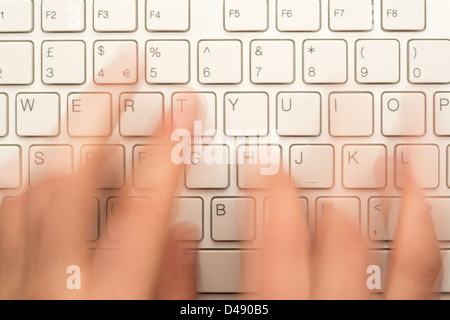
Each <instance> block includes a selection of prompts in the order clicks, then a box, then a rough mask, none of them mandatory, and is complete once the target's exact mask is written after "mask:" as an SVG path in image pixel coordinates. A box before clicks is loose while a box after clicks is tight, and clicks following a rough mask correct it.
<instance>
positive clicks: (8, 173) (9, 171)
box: [0, 145, 22, 189]
mask: <svg viewBox="0 0 450 320" xmlns="http://www.w3.org/2000/svg"><path fill="white" fill-rule="evenodd" d="M0 170H1V173H2V174H1V175H0V189H18V188H20V187H21V185H22V149H21V147H19V146H13V145H11V146H8V145H0Z"/></svg>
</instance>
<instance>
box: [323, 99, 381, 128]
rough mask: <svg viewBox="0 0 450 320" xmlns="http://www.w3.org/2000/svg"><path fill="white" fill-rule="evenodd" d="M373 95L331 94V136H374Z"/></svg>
mask: <svg viewBox="0 0 450 320" xmlns="http://www.w3.org/2000/svg"><path fill="white" fill-rule="evenodd" d="M373 104H374V103H373V95H372V94H371V93H366V92H353V93H332V94H330V106H329V107H330V108H329V109H330V112H329V115H330V134H331V135H332V136H334V137H351V136H357V137H369V136H371V135H372V134H373V131H374V128H373V121H374V117H373V116H374V108H373Z"/></svg>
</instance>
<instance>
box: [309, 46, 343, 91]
mask: <svg viewBox="0 0 450 320" xmlns="http://www.w3.org/2000/svg"><path fill="white" fill-rule="evenodd" d="M347 55H348V52H347V42H346V41H345V40H305V41H304V42H303V81H304V82H305V83H307V84H314V83H317V84H327V83H330V84H333V83H345V82H347V78H348V76H347Z"/></svg>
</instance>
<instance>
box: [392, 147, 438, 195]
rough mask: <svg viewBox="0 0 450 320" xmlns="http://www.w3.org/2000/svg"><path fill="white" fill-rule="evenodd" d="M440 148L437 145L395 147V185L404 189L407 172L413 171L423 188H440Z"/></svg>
mask: <svg viewBox="0 0 450 320" xmlns="http://www.w3.org/2000/svg"><path fill="white" fill-rule="evenodd" d="M439 167H440V161H439V147H438V146H437V145H397V146H396V147H395V184H396V186H397V187H398V188H404V187H405V184H404V183H405V182H404V180H403V177H404V174H405V172H408V170H412V171H413V172H414V177H415V178H416V179H417V182H418V183H419V185H420V186H421V187H422V188H425V189H436V188H437V187H439Z"/></svg>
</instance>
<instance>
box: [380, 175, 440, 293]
mask: <svg viewBox="0 0 450 320" xmlns="http://www.w3.org/2000/svg"><path fill="white" fill-rule="evenodd" d="M405 179H406V187H405V189H404V195H403V199H402V202H401V208H400V213H399V217H398V222H397V229H396V233H395V243H394V245H395V249H394V251H393V254H392V260H391V263H390V269H389V275H388V281H387V286H386V295H385V298H386V299H428V298H430V296H431V293H432V289H433V286H434V284H435V281H436V278H437V276H438V274H439V270H440V268H441V264H442V261H441V255H440V251H439V244H438V241H437V238H436V233H435V231H434V225H433V221H432V218H431V215H430V213H429V210H428V208H427V206H426V204H425V200H424V198H423V194H422V191H421V190H420V188H419V187H418V185H417V182H416V181H415V179H414V178H412V177H411V175H410V174H406V177H405Z"/></svg>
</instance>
